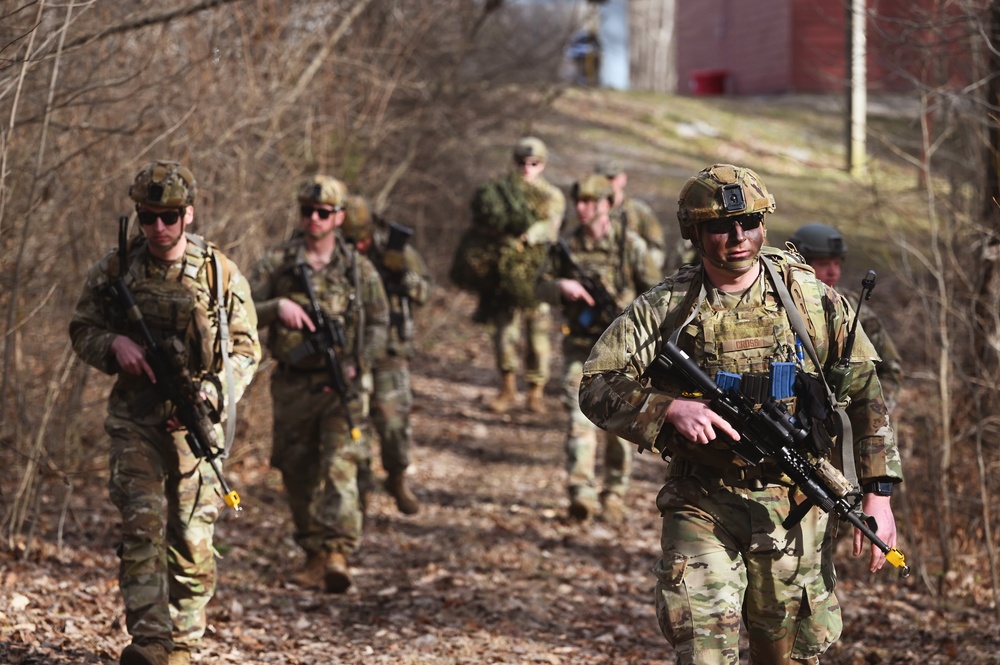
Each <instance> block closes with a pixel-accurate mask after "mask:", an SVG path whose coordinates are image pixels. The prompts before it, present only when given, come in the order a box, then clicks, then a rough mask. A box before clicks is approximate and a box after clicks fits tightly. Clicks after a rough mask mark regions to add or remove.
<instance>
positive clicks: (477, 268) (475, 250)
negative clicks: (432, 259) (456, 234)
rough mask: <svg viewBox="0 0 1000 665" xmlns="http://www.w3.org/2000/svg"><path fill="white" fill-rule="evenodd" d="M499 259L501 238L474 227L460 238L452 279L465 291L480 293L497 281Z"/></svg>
mask: <svg viewBox="0 0 1000 665" xmlns="http://www.w3.org/2000/svg"><path fill="white" fill-rule="evenodd" d="M498 260H499V245H498V240H497V238H496V237H494V236H493V235H491V234H486V233H483V231H482V230H480V229H479V228H478V227H476V226H471V227H469V228H468V229H466V230H465V233H463V234H462V238H461V239H460V240H459V241H458V247H457V248H455V257H454V258H453V259H452V262H451V269H450V270H449V272H448V278H449V279H451V281H452V283H453V284H454V285H455V286H457V287H458V288H460V289H462V290H463V291H470V292H472V293H480V292H482V291H483V290H484V289H489V288H491V285H495V284H496V283H497V281H498V278H497V261H498Z"/></svg>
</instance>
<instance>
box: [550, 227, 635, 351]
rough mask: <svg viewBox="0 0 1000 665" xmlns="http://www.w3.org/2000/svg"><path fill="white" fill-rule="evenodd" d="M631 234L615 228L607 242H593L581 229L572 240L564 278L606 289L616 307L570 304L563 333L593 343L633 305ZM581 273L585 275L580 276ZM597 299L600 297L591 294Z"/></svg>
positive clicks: (564, 267) (566, 306)
mask: <svg viewBox="0 0 1000 665" xmlns="http://www.w3.org/2000/svg"><path fill="white" fill-rule="evenodd" d="M626 242H627V233H626V230H625V228H624V227H623V226H622V225H620V224H613V225H612V226H611V230H610V232H609V233H608V234H607V235H606V236H604V237H603V238H590V237H588V236H587V235H586V234H584V233H583V227H579V228H578V229H577V230H576V232H575V233H574V234H573V235H572V236H571V237H570V238H569V241H568V243H567V245H566V246H567V248H568V249H569V250H570V252H571V253H570V254H569V256H568V257H564V258H563V263H564V264H566V263H571V264H573V265H563V266H562V267H561V269H560V272H561V274H563V275H565V276H568V277H571V278H573V279H581V278H582V277H585V278H587V279H589V280H591V281H593V282H596V283H597V285H598V286H599V287H603V288H604V289H605V290H606V291H607V294H608V295H609V296H610V298H611V299H612V300H614V303H607V304H604V305H603V306H602V305H601V303H598V304H597V305H596V306H593V307H592V306H589V305H587V304H586V303H584V302H583V301H574V302H570V303H566V304H565V305H564V307H565V319H566V323H565V324H564V330H563V332H564V333H565V334H567V335H571V336H573V337H576V338H579V339H580V340H581V341H583V340H586V343H587V344H591V345H592V343H593V340H596V339H597V338H598V337H600V336H601V333H603V332H604V330H605V329H606V328H607V327H608V326H609V325H610V324H611V322H612V321H613V320H614V318H615V316H617V315H618V313H619V312H620V311H621V310H622V309H623V308H624V305H626V304H628V303H629V302H631V301H632V300H633V299H634V298H635V296H636V293H635V289H634V287H632V286H631V285H632V284H634V283H635V276H634V275H633V274H632V266H630V265H629V263H628V261H627V260H626ZM577 271H579V272H580V273H583V274H582V275H580V274H576V273H577ZM590 295H591V296H592V297H594V298H595V299H597V298H598V295H599V294H596V293H591V294H590Z"/></svg>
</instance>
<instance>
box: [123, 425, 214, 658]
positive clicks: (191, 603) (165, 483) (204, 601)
mask: <svg viewBox="0 0 1000 665" xmlns="http://www.w3.org/2000/svg"><path fill="white" fill-rule="evenodd" d="M107 429H108V434H110V435H111V450H110V477H109V480H108V490H109V493H110V496H111V501H112V503H114V504H115V506H116V507H117V508H118V510H119V511H120V512H121V519H122V542H121V546H120V547H119V550H118V556H119V559H120V568H119V573H118V584H119V587H120V588H121V593H122V598H123V600H124V601H125V626H126V628H127V629H128V632H129V634H130V635H132V637H133V638H134V639H138V640H141V641H157V642H162V643H164V644H167V645H171V644H172V645H173V648H187V649H193V648H194V647H195V646H197V645H198V643H199V642H200V641H201V638H202V635H204V633H205V628H206V619H205V607H206V606H207V605H208V602H209V600H211V598H212V596H213V594H214V593H215V580H216V564H215V556H216V551H215V548H214V547H213V546H212V535H213V533H214V529H215V527H214V524H215V520H216V519H217V518H218V517H219V511H220V509H221V506H222V505H223V504H222V499H221V496H222V495H221V488H220V486H219V481H218V478H217V477H216V476H215V472H214V471H212V469H211V466H210V465H209V463H208V462H207V461H205V460H203V459H202V460H199V459H198V458H196V457H195V456H194V455H192V454H191V450H190V449H189V448H188V445H187V442H186V441H185V440H184V437H183V433H179V434H178V433H175V434H174V435H171V434H169V433H167V432H165V431H157V430H155V429H151V428H139V427H137V428H136V429H135V430H131V429H123V428H120V427H108V428H107ZM220 467H221V464H220Z"/></svg>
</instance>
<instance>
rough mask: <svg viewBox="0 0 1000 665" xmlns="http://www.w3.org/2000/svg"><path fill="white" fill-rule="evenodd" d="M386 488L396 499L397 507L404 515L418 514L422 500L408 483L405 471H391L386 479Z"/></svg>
mask: <svg viewBox="0 0 1000 665" xmlns="http://www.w3.org/2000/svg"><path fill="white" fill-rule="evenodd" d="M385 489H386V491H387V492H389V494H391V495H392V498H394V499H395V500H396V508H398V509H399V512H401V513H403V514H404V515H416V514H417V512H418V511H419V510H420V502H419V501H417V497H415V496H414V495H413V492H411V491H410V488H409V487H408V486H407V484H406V474H405V473H391V474H389V477H388V478H386V481H385Z"/></svg>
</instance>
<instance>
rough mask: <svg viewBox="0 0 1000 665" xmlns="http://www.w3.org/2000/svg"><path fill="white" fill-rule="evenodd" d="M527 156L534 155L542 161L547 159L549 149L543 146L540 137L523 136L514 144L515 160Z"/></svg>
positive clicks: (543, 143)
mask: <svg viewBox="0 0 1000 665" xmlns="http://www.w3.org/2000/svg"><path fill="white" fill-rule="evenodd" d="M528 157H535V158H536V159H538V160H540V161H541V162H542V163H545V162H547V161H549V149H548V148H546V147H545V142H544V141H542V139H540V138H537V137H534V136H525V137H524V138H522V139H520V140H519V141H518V142H517V143H516V144H515V145H514V160H515V161H521V160H523V159H527V158H528Z"/></svg>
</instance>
